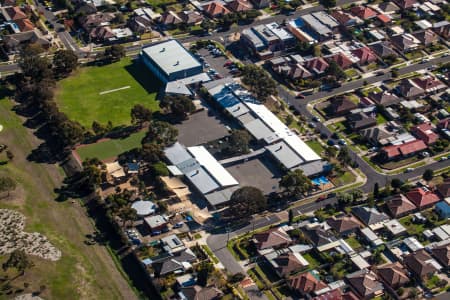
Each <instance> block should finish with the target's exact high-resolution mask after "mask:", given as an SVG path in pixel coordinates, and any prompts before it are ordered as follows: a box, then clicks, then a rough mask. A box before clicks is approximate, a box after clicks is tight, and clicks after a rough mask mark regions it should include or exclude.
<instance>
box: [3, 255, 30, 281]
mask: <svg viewBox="0 0 450 300" xmlns="http://www.w3.org/2000/svg"><path fill="white" fill-rule="evenodd" d="M33 266H34V264H33V262H32V261H30V260H29V259H28V256H27V255H26V254H25V252H24V251H22V250H14V251H13V252H12V253H11V254H10V255H9V258H8V260H7V261H6V262H5V263H4V264H3V266H2V267H3V270H4V271H6V270H8V269H9V268H15V269H16V270H17V271H19V273H20V274H21V275H24V274H25V270H26V269H28V268H31V267H33Z"/></svg>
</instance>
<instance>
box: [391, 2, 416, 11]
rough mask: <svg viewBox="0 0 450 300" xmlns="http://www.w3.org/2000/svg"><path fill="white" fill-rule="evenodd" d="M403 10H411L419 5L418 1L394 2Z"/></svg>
mask: <svg viewBox="0 0 450 300" xmlns="http://www.w3.org/2000/svg"><path fill="white" fill-rule="evenodd" d="M393 1H394V2H395V3H396V4H397V5H398V6H399V7H400V8H401V9H410V8H413V7H414V6H415V5H417V0H393Z"/></svg>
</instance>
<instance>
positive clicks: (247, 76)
mask: <svg viewBox="0 0 450 300" xmlns="http://www.w3.org/2000/svg"><path fill="white" fill-rule="evenodd" d="M241 80H242V83H244V84H245V85H247V86H248V87H249V90H250V91H251V92H252V93H253V94H254V95H255V96H256V97H257V98H258V100H260V101H262V102H264V101H265V100H266V99H267V97H269V96H270V95H277V85H276V83H275V81H274V80H273V79H272V78H271V77H269V76H268V75H267V73H266V72H265V71H264V70H263V69H262V68H261V67H259V66H257V65H245V66H244V67H243V68H242V77H241Z"/></svg>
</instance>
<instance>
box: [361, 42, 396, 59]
mask: <svg viewBox="0 0 450 300" xmlns="http://www.w3.org/2000/svg"><path fill="white" fill-rule="evenodd" d="M368 46H369V47H370V49H372V51H373V52H375V54H376V55H378V56H379V57H381V58H383V57H386V56H391V55H394V56H398V54H397V52H395V50H394V49H393V46H392V44H391V43H390V42H389V41H379V42H375V43H371V44H368Z"/></svg>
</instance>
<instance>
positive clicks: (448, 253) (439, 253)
mask: <svg viewBox="0 0 450 300" xmlns="http://www.w3.org/2000/svg"><path fill="white" fill-rule="evenodd" d="M431 253H432V254H433V256H434V257H435V258H436V259H437V260H438V262H439V263H441V264H442V265H444V266H445V267H450V242H449V243H447V244H446V245H442V246H438V247H435V248H433V250H431Z"/></svg>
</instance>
